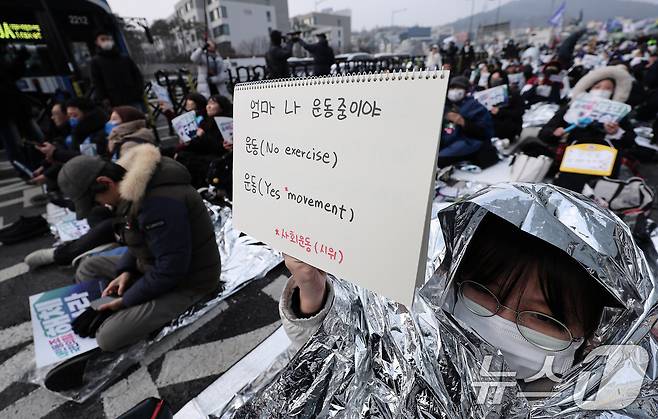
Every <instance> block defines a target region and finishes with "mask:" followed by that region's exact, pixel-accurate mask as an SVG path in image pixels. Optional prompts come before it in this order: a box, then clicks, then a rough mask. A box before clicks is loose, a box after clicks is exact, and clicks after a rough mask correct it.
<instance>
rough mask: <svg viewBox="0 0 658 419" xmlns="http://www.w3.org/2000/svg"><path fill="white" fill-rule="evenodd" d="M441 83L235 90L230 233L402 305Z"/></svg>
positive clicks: (345, 80)
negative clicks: (241, 234) (238, 233)
mask: <svg viewBox="0 0 658 419" xmlns="http://www.w3.org/2000/svg"><path fill="white" fill-rule="evenodd" d="M447 86H448V73H447V72H443V73H442V72H427V73H426V72H416V73H407V74H374V75H352V76H349V75H348V76H342V77H330V78H320V79H303V80H281V81H272V82H266V83H252V84H243V85H238V86H237V87H236V89H235V94H234V99H235V103H234V118H235V119H234V149H233V150H234V155H233V163H234V173H233V199H234V202H233V204H234V223H235V225H236V227H237V228H238V229H239V230H241V231H244V232H245V233H247V234H249V235H250V236H253V237H255V238H256V239H258V240H261V241H263V242H265V243H268V244H269V245H271V246H273V247H274V248H276V249H277V250H280V251H281V252H283V253H286V254H288V255H291V256H294V257H296V258H298V259H300V260H302V261H304V262H307V263H309V264H311V265H313V266H315V267H317V268H319V269H322V270H324V271H326V272H329V273H331V274H333V275H335V276H337V277H339V278H342V279H345V280H349V281H351V282H353V283H355V284H357V285H359V286H362V287H364V288H367V289H369V290H371V291H374V292H377V293H379V294H381V295H383V296H385V297H388V298H390V299H392V300H395V301H398V302H400V303H402V304H404V305H406V306H407V307H411V303H412V301H413V295H414V289H415V287H416V286H417V284H420V283H422V281H423V279H424V275H425V262H426V257H427V256H426V254H427V236H428V232H429V215H430V204H431V198H432V197H433V192H434V191H433V186H434V175H435V171H436V160H437V156H438V150H439V137H440V132H441V120H442V118H441V115H442V114H443V107H444V102H445V96H446V91H447Z"/></svg>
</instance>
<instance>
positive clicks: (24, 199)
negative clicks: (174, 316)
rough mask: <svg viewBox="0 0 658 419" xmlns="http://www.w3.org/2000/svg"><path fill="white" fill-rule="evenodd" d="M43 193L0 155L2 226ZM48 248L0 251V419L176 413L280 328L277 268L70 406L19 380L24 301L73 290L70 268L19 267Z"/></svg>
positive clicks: (282, 276) (25, 338)
mask: <svg viewBox="0 0 658 419" xmlns="http://www.w3.org/2000/svg"><path fill="white" fill-rule="evenodd" d="M40 193H41V189H40V188H38V187H31V186H29V185H26V184H25V182H23V181H21V180H20V179H18V178H16V177H15V173H14V172H13V170H12V169H11V168H10V167H9V165H8V163H7V162H6V161H3V160H1V156H0V226H2V225H7V224H10V223H13V222H14V221H16V220H17V219H18V217H19V216H21V215H38V214H43V213H44V212H45V207H38V206H34V205H32V204H31V203H30V198H31V197H32V196H34V195H39V194H40ZM0 228H1V227H0ZM53 242H54V238H53V237H52V236H51V235H50V234H48V235H44V236H42V237H38V238H35V239H32V240H28V241H26V242H23V243H20V244H15V245H10V246H2V245H0V418H38V417H47V418H67V419H68V418H83V417H84V418H105V417H108V418H114V417H117V416H118V415H120V414H122V413H123V412H125V411H126V410H128V409H129V408H131V407H132V406H134V405H135V404H137V403H138V402H140V401H141V400H143V399H145V398H147V397H149V396H159V397H163V398H165V399H166V400H167V401H168V402H169V403H170V405H171V406H172V407H173V409H174V411H177V410H178V409H180V408H181V407H182V406H183V405H184V404H185V403H187V402H188V401H189V400H190V399H191V398H193V397H195V396H196V395H197V394H199V393H200V392H201V391H202V390H203V389H204V388H205V387H207V386H208V385H209V384H210V383H212V382H213V381H214V380H215V379H217V378H218V377H219V376H221V375H222V373H224V372H225V371H226V370H227V369H229V368H230V367H231V366H232V365H234V364H235V363H236V362H237V361H239V360H240V359H241V358H242V357H244V356H245V355H246V354H247V353H248V352H249V351H250V350H251V349H253V348H254V347H256V346H257V345H258V344H259V343H260V342H262V341H263V340H264V339H266V338H267V337H268V336H269V335H270V334H271V333H272V332H274V330H276V328H277V327H278V325H279V323H280V322H279V316H278V312H277V300H278V297H279V295H280V292H281V290H282V288H283V286H284V284H285V281H286V274H287V271H286V270H285V267H283V266H282V265H280V266H279V267H277V268H275V269H274V270H272V271H271V272H270V273H269V274H268V275H267V276H266V277H265V278H264V279H261V280H257V281H254V282H252V283H251V284H249V285H248V286H246V287H245V288H243V289H242V290H240V291H239V292H238V293H236V294H234V295H233V296H232V297H230V298H228V299H227V300H226V301H224V302H222V303H220V304H219V305H218V306H216V307H215V308H214V309H213V310H211V311H210V312H209V313H207V314H206V315H205V316H203V317H202V318H200V319H199V320H197V321H196V322H195V323H193V324H192V325H190V326H187V327H185V328H183V329H181V330H178V331H176V332H175V333H174V334H172V335H171V336H168V337H167V338H166V339H164V340H163V341H161V342H158V344H156V345H154V346H153V347H151V348H150V349H149V350H148V351H147V353H146V355H145V356H144V357H143V359H142V360H141V362H140V363H139V364H137V365H134V366H133V367H132V368H130V369H129V370H127V371H126V372H125V373H124V374H123V375H122V376H121V377H119V378H118V379H116V380H114V381H113V382H112V383H110V385H108V386H107V387H106V388H105V389H104V390H103V391H101V392H100V393H99V394H97V395H96V396H94V397H92V398H91V399H90V400H88V401H87V402H85V403H83V404H78V403H75V402H72V401H67V400H65V399H62V398H61V397H59V396H58V395H56V394H54V393H51V392H49V391H47V390H45V389H43V388H41V387H39V386H37V385H35V384H30V383H28V382H26V381H25V380H24V378H23V377H22V376H23V374H24V373H25V372H26V371H27V370H29V369H30V367H31V366H32V365H33V363H34V350H33V345H32V329H31V325H30V313H29V308H28V297H29V296H30V295H33V294H36V293H39V292H43V291H46V290H49V289H54V288H58V287H62V286H66V285H70V284H71V283H72V276H73V269H72V268H66V267H56V266H47V267H43V268H40V269H37V270H34V271H32V272H30V271H28V270H27V266H26V265H25V264H24V263H23V259H24V257H25V255H27V254H28V253H29V252H31V251H33V250H36V249H41V248H45V247H50V246H51V245H52V244H53Z"/></svg>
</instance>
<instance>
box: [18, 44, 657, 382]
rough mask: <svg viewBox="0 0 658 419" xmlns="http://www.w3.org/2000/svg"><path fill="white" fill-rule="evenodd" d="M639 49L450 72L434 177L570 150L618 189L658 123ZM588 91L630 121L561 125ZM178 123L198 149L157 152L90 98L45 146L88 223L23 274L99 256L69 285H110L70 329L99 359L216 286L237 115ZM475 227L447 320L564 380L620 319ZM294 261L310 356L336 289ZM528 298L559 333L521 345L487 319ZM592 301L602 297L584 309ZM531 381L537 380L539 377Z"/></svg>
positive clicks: (552, 252)
mask: <svg viewBox="0 0 658 419" xmlns="http://www.w3.org/2000/svg"><path fill="white" fill-rule="evenodd" d="M636 47H637V48H639V49H641V50H643V51H644V49H643V48H645V47H646V46H642V45H626V46H624V45H612V44H610V45H608V44H602V45H600V46H598V48H600V51H599V52H601V53H602V52H605V53H606V54H607V56H608V57H609V60H608V61H607V62H606V63H604V64H602V65H600V66H598V67H596V68H591V69H587V68H585V67H584V66H583V65H581V64H580V63H579V59H580V57H582V56H583V54H584V52H585V50H584V49H583V48H585V47H582V48H581V49H582V51H581V49H579V47H577V45H574V46H573V48H574V50H573V51H571V54H570V61H571V62H569V60H567V62H565V60H564V59H563V57H560V56H559V54H556V55H558V56H555V57H552V58H551V59H548V60H547V61H546V63H545V64H541V63H539V62H533V61H532V60H530V61H525V60H523V59H522V58H520V57H508V58H509V59H505V60H501V59H498V57H490V58H489V59H487V60H485V61H483V62H479V63H476V62H473V63H472V65H471V66H469V67H468V68H467V69H466V70H465V71H464V72H463V74H451V78H450V81H449V87H448V93H447V98H446V102H445V111H444V115H443V116H441V115H438V116H437V118H440V117H443V121H444V122H443V128H442V132H441V133H440V137H441V142H440V153H439V156H438V165H439V167H446V166H450V165H459V164H461V163H464V162H466V163H469V164H472V165H476V166H479V167H480V168H481V169H485V168H487V167H490V166H492V165H494V164H496V163H497V162H499V161H500V159H501V150H500V149H499V148H497V147H496V146H495V144H494V142H493V141H492V139H495V138H498V139H507V140H508V141H509V143H510V144H511V145H516V146H518V147H519V150H521V151H526V152H528V153H529V154H543V155H547V156H549V157H551V158H553V159H555V161H556V162H558V161H559V158H560V154H561V152H562V150H563V148H564V146H565V145H571V144H579V143H595V144H602V145H609V146H612V147H614V148H615V149H617V150H618V153H617V155H616V160H615V164H614V170H613V173H612V175H611V176H612V177H613V178H614V177H617V176H621V174H622V172H623V171H622V165H623V164H624V163H625V162H627V161H628V160H632V159H633V150H634V147H635V141H634V138H635V134H634V127H636V126H638V124H639V123H644V124H651V123H653V122H654V120H655V117H656V112H657V111H658V105H656V104H657V103H658V64H657V63H656V60H657V57H658V55H657V53H656V51H655V49H654V50H653V51H649V50H646V51H644V53H643V55H642V56H641V57H642V58H643V59H642V60H640V61H639V62H637V61H636V62H631V61H632V60H631V61H626V60H624V59H623V57H624V56H626V55H628V53H629V51H627V50H631V51H632V48H636ZM645 49H646V48H645ZM571 57H572V58H571ZM571 86H572V87H571ZM499 87H505V88H506V90H507V96H506V99H505V100H504V101H502V102H500V103H496V104H493V106H489V107H486V106H485V105H483V104H481V103H480V102H479V101H478V99H477V97H478V96H477V93H478V92H482V91H485V90H487V89H494V88H499ZM585 92H587V93H589V94H590V95H592V96H594V97H598V98H603V99H610V100H613V101H617V102H624V103H629V104H632V107H633V110H632V112H631V113H630V114H629V115H627V116H625V117H624V118H622V119H621V120H620V121H618V122H606V123H599V122H596V121H589V122H587V123H583V124H577V125H575V126H574V125H573V124H570V123H568V122H567V121H565V119H564V118H565V115H566V113H567V112H568V110H569V108H570V106H571V104H572V103H573V100H574V99H576V98H577V97H578V96H579V95H580V94H582V93H585ZM543 103H551V104H555V105H558V106H559V109H558V110H557V112H556V113H555V114H554V116H553V117H552V119H550V120H549V121H548V122H547V123H545V124H544V125H543V127H541V129H540V130H539V131H538V132H537V133H535V134H534V135H533V137H536V138H534V139H535V140H536V141H534V142H533V143H532V147H526V148H524V142H523V141H524V139H525V138H524V127H523V116H524V114H525V113H526V112H528V111H529V110H530V109H531V108H532V107H533V106H536V105H537V104H543ZM181 112H194V113H195V116H196V119H197V123H198V129H197V130H196V133H195V135H193V137H192V138H191V139H190V140H189V141H183V140H180V141H179V143H178V144H177V145H176V146H175V147H174V148H170V149H165V148H161V147H159V144H158V142H157V141H156V137H155V136H154V134H153V130H152V128H150V127H149V126H148V123H147V116H146V115H145V114H144V113H143V112H142V111H141V110H139V109H137V108H135V107H131V106H117V107H114V108H112V109H111V111H110V112H109V113H108V112H106V111H105V110H104V109H103V108H102V107H101V106H99V105H97V104H95V103H94V102H92V101H90V100H87V99H83V98H74V99H71V100H69V101H68V102H65V103H59V102H58V103H55V104H54V105H53V106H52V109H51V120H52V124H51V127H50V130H48V132H46V135H45V141H43V142H40V143H38V144H37V145H35V147H36V149H37V150H38V151H39V152H40V153H42V155H43V161H42V163H41V164H40V165H39V167H38V168H37V169H36V170H35V172H34V178H33V179H32V180H33V181H34V182H36V183H40V184H45V185H46V187H47V189H48V192H49V194H50V195H51V201H52V202H53V203H56V204H58V205H60V206H68V207H69V208H70V209H72V210H74V211H75V212H76V214H77V216H78V218H86V219H87V220H88V222H89V225H90V230H89V231H88V232H87V233H86V234H85V235H84V236H82V237H80V238H79V239H77V240H75V241H72V242H69V243H64V244H62V245H60V246H58V247H56V248H51V249H41V250H38V251H36V252H33V253H32V254H30V255H28V256H27V257H26V263H27V264H28V265H29V266H30V267H31V268H36V267H38V266H42V265H46V264H50V263H56V264H59V265H69V264H71V263H72V261H73V260H74V259H75V258H77V257H79V256H80V255H83V254H85V253H87V252H90V251H92V250H94V251H96V252H98V253H97V254H95V255H94V256H90V257H87V258H85V259H83V260H82V262H81V263H80V264H79V265H78V266H77V271H76V275H75V280H76V281H100V282H101V284H102V287H103V295H104V296H113V297H115V298H114V299H113V300H111V301H109V302H107V303H105V304H103V305H102V306H100V307H99V308H98V309H97V310H94V309H89V310H87V311H85V312H84V313H83V314H82V315H80V316H79V317H78V318H77V319H76V320H75V322H74V330H75V331H76V333H78V334H79V335H80V336H89V337H95V338H96V339H97V341H98V343H99V346H100V349H101V350H102V351H117V350H120V349H121V348H124V347H126V346H128V345H130V344H133V343H135V342H137V341H139V340H141V339H144V338H147V337H148V336H150V335H151V334H152V333H153V332H155V331H156V330H158V329H159V328H160V327H162V326H163V325H165V324H167V323H168V322H169V321H171V320H172V319H173V318H175V317H176V316H178V315H180V314H181V313H183V312H184V311H185V310H186V309H188V308H189V307H190V306H192V305H193V304H195V303H197V302H199V301H201V300H203V299H205V298H209V297H210V296H212V295H213V294H214V293H216V292H217V290H218V287H219V286H220V283H219V275H220V271H221V261H220V258H219V250H218V248H217V243H216V237H215V233H214V226H213V224H212V222H211V219H210V216H209V215H208V211H207V210H206V207H205V205H204V202H203V198H202V195H201V194H200V193H199V191H198V189H201V188H204V187H208V186H209V185H214V186H217V188H219V189H222V191H223V193H224V194H225V196H226V197H228V198H229V199H230V198H231V186H230V184H231V172H232V147H233V145H232V143H231V142H228V141H225V140H224V138H223V137H222V134H221V132H220V130H219V127H218V126H217V123H216V122H215V117H220V116H225V117H232V116H233V105H232V103H231V101H230V100H229V99H228V98H227V97H225V96H220V95H213V96H210V97H208V98H207V97H205V96H203V95H201V94H199V93H191V94H189V95H187V97H185V101H184V108H183V110H182V111H181ZM163 113H164V114H165V115H166V117H167V118H168V119H169V120H171V119H173V118H174V117H176V116H177V115H175V114H174V112H173V110H171V109H165V110H164V112H163ZM638 121H639V122H638ZM556 164H557V163H556ZM218 168H219V169H218ZM217 173H220V175H218V174H217ZM551 177H552V179H549V180H550V182H551V183H554V184H556V185H558V186H563V187H566V188H568V189H571V190H573V191H576V192H582V191H583V188H584V187H585V185H586V184H588V183H589V182H591V181H594V180H596V179H598V177H597V176H593V175H582V174H573V173H560V172H559V170H554V171H553V172H552V173H551ZM521 198H523V197H521ZM521 198H520V199H521ZM460 205H466V204H465V203H460ZM594 212H595V211H594ZM595 215H596V214H595ZM480 224H481V225H480V226H479V227H478V234H477V235H476V236H475V237H476V239H475V240H477V243H479V244H480V246H479V248H469V250H468V251H466V252H465V253H464V254H463V256H464V259H463V261H462V263H461V264H459V266H456V268H455V269H456V270H455V272H456V275H455V279H454V282H453V283H451V284H450V286H451V287H453V288H454V289H452V291H453V294H454V297H455V298H454V301H453V302H452V303H453V304H452V306H451V307H450V309H449V311H451V312H452V313H453V314H454V317H455V318H457V319H459V320H460V321H462V322H463V323H465V324H467V325H470V326H471V327H472V328H473V329H474V330H476V331H478V332H480V334H481V335H482V336H483V337H485V338H487V341H488V342H489V343H491V344H492V345H494V346H496V347H499V348H501V350H502V353H503V354H505V356H506V357H509V358H510V359H512V360H513V359H515V357H516V358H519V359H520V358H521V356H522V352H524V351H526V352H527V351H535V352H538V353H541V354H544V353H549V352H551V351H563V350H566V352H562V354H563V356H562V357H561V358H560V361H561V362H562V364H561V369H560V371H558V372H559V373H564V372H565V371H566V370H567V369H568V368H569V367H570V366H571V365H572V364H573V363H574V362H577V361H579V359H580V355H581V353H582V348H585V347H587V344H588V341H589V340H590V339H591V338H592V336H593V334H594V332H595V329H596V325H597V324H598V320H599V318H600V317H601V313H602V312H603V309H604V306H606V305H607V306H615V307H616V306H619V305H620V302H619V301H616V300H615V296H614V295H612V294H611V293H610V292H609V291H608V290H607V289H605V287H602V286H600V284H599V283H597V282H596V281H594V280H593V279H592V277H591V275H590V274H589V273H588V271H587V270H586V269H584V267H583V265H582V264H579V263H578V261H577V260H572V259H568V263H567V264H566V265H565V267H564V271H563V272H557V271H555V266H556V265H555V263H557V262H556V261H558V260H562V258H564V256H565V254H563V252H562V251H561V250H559V249H557V248H556V247H555V246H551V245H550V243H547V242H546V240H545V239H544V238H542V237H536V236H534V235H531V234H528V233H526V232H523V231H520V230H518V229H515V227H514V226H513V225H512V224H511V223H510V222H508V221H506V220H504V219H502V218H501V217H498V216H497V215H496V214H493V213H491V214H488V215H487V216H486V217H485V218H484V219H483V220H482V221H481V223H480ZM455 228H457V227H455ZM517 230H518V231H517ZM510 231H513V232H512V233H510V234H508V233H509V232H510ZM563 234H566V233H564V232H563ZM501 238H502V239H504V240H503V241H502V242H501V240H500V239H501ZM501 246H502V247H501ZM99 249H100V250H99ZM506 251H507V252H508V254H509V252H510V251H513V252H514V253H515V254H518V255H519V260H518V261H517V260H515V261H509V260H508V259H506V258H505V255H504V254H503V253H505V252H506ZM540 255H544V256H540ZM489 260H490V261H491V263H490V264H489V265H488V266H491V268H490V271H489V272H484V273H483V272H482V271H481V270H480V269H479V267H480V266H481V265H483V263H482V262H483V261H489ZM502 260H505V261H506V262H505V263H502V262H501V261H502ZM517 262H519V263H518V264H517ZM554 262H555V263H554ZM286 263H287V266H288V267H289V269H290V271H291V272H292V273H293V274H294V277H295V279H294V280H293V279H291V280H290V282H289V284H288V286H287V287H286V290H285V291H284V296H283V299H282V302H281V313H282V316H283V320H284V326H285V327H286V328H287V329H288V332H289V333H290V334H291V336H292V337H293V341H294V343H295V344H299V345H300V346H301V345H302V344H303V342H305V341H306V340H308V338H309V337H310V336H311V335H312V334H313V333H314V332H315V331H316V330H317V328H318V327H319V324H320V323H321V322H322V320H323V319H324V317H326V316H327V313H328V312H329V311H330V310H331V309H332V305H333V304H334V300H335V299H338V297H336V295H337V294H336V293H335V290H336V285H335V284H334V282H333V279H331V278H330V277H328V276H327V275H326V274H325V273H324V272H321V271H319V270H317V269H315V268H313V267H311V266H309V265H305V264H303V263H301V262H300V261H297V260H295V259H293V258H287V259H286ZM484 265H486V263H485V264H484ZM508 265H509V266H508ZM563 273H564V275H563ZM572 279H573V281H571V280H572ZM550 281H553V282H555V283H557V286H556V288H555V289H554V290H553V289H552V291H551V293H550V295H547V294H546V292H543V291H544V290H545V289H546V287H547V285H546V283H547V282H550ZM570 281H571V282H570ZM573 283H577V284H578V286H576V287H574V286H573ZM524 293H533V294H534V295H535V296H539V297H541V298H537V299H536V301H535V305H534V306H533V307H529V308H526V310H532V311H536V312H551V313H553V314H552V315H551V316H546V318H545V319H542V321H543V322H544V323H550V324H549V326H552V327H553V329H551V328H549V327H548V326H546V324H543V325H542V324H540V323H541V322H540V321H538V322H537V323H536V324H538V325H539V326H538V327H530V326H529V328H530V329H533V334H532V337H534V338H536V339H535V340H536V341H538V342H539V343H537V342H536V341H535V340H533V339H528V338H527V336H521V335H519V333H517V330H518V322H519V320H518V318H515V317H514V316H513V315H511V314H510V313H507V314H506V315H504V316H503V315H501V316H494V315H488V314H490V313H487V315H485V314H481V313H480V314H479V313H478V310H480V312H486V311H487V309H488V307H489V306H494V308H495V309H496V310H497V311H495V313H494V314H497V313H498V311H500V310H502V309H501V307H503V308H505V309H507V308H508V307H507V306H509V305H511V304H514V303H515V302H518V300H520V297H521V296H522V295H523V294H524ZM585 295H588V296H596V297H597V298H596V299H591V301H590V300H587V299H586V298H584V296H585ZM559 299H564V300H565V301H569V304H568V305H566V306H565V305H561V304H560V303H558V302H556V300H559ZM501 303H504V304H505V305H502V304H501ZM514 310H520V309H519V308H518V307H516V306H514V307H513V309H510V310H508V311H512V312H513V311H514ZM489 311H491V310H489ZM502 311H503V312H505V311H504V310H502ZM492 318H493V319H494V320H495V321H497V323H496V324H494V323H493V320H491V319H492ZM487 319H489V320H487ZM487 322H489V323H487ZM492 325H495V326H496V327H498V328H499V329H500V330H507V331H509V333H510V334H511V335H512V337H513V338H514V339H517V340H518V341H519V342H522V345H523V346H518V345H517V346H516V347H514V345H510V344H509V342H507V343H506V342H504V339H503V338H501V337H500V336H494V335H487V333H488V332H487V330H490V327H491V326H492ZM517 335H518V336H517ZM545 341H550V343H552V344H555V345H557V348H558V349H550V348H549V349H545V348H544V347H542V346H541V343H542V342H545ZM505 345H508V346H505ZM562 346H564V348H563V347H562ZM567 349H568V350H567ZM86 359H87V358H78V359H74V360H73V361H72V362H86ZM519 363H520V364H522V362H521V361H519ZM521 367H523V368H525V369H526V370H527V371H526V373H527V374H526V377H529V376H532V375H533V374H535V373H536V372H537V370H538V369H539V368H541V365H536V364H535V363H532V364H531V365H522V366H521ZM522 378H523V377H522ZM79 384H80V382H79V381H75V380H71V379H70V376H69V375H66V374H65V375H61V374H60V375H58V374H57V371H55V372H54V373H53V374H52V375H51V376H49V377H48V378H47V379H46V385H47V386H48V387H49V388H50V389H52V390H64V389H67V388H70V387H74V386H76V385H79Z"/></svg>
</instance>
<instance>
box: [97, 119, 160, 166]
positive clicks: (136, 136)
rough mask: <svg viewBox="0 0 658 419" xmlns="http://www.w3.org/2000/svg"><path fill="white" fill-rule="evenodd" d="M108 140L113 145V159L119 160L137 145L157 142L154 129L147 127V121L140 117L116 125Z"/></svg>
mask: <svg viewBox="0 0 658 419" xmlns="http://www.w3.org/2000/svg"><path fill="white" fill-rule="evenodd" d="M108 141H109V143H110V145H111V147H112V156H111V157H112V160H118V159H120V158H121V156H122V155H123V154H125V153H126V152H127V151H128V150H130V149H131V148H132V147H134V146H136V145H139V144H144V143H149V144H155V135H153V131H152V130H150V129H149V128H146V121H144V120H143V119H138V120H136V121H130V122H124V123H123V124H120V125H117V126H116V127H114V129H113V130H112V132H110V135H109V137H108Z"/></svg>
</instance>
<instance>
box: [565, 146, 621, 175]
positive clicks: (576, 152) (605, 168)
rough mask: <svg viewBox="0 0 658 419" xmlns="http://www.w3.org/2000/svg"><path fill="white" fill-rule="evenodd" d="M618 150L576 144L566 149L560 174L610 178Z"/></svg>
mask: <svg viewBox="0 0 658 419" xmlns="http://www.w3.org/2000/svg"><path fill="white" fill-rule="evenodd" d="M616 158H617V149H616V148H614V147H609V146H606V145H601V144H576V145H572V146H569V147H567V148H566V150H565V152H564V157H563V158H562V164H561V165H560V172H566V173H578V174H582V175H594V176H610V175H611V174H612V170H613V169H614V166H615V159H616Z"/></svg>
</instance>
